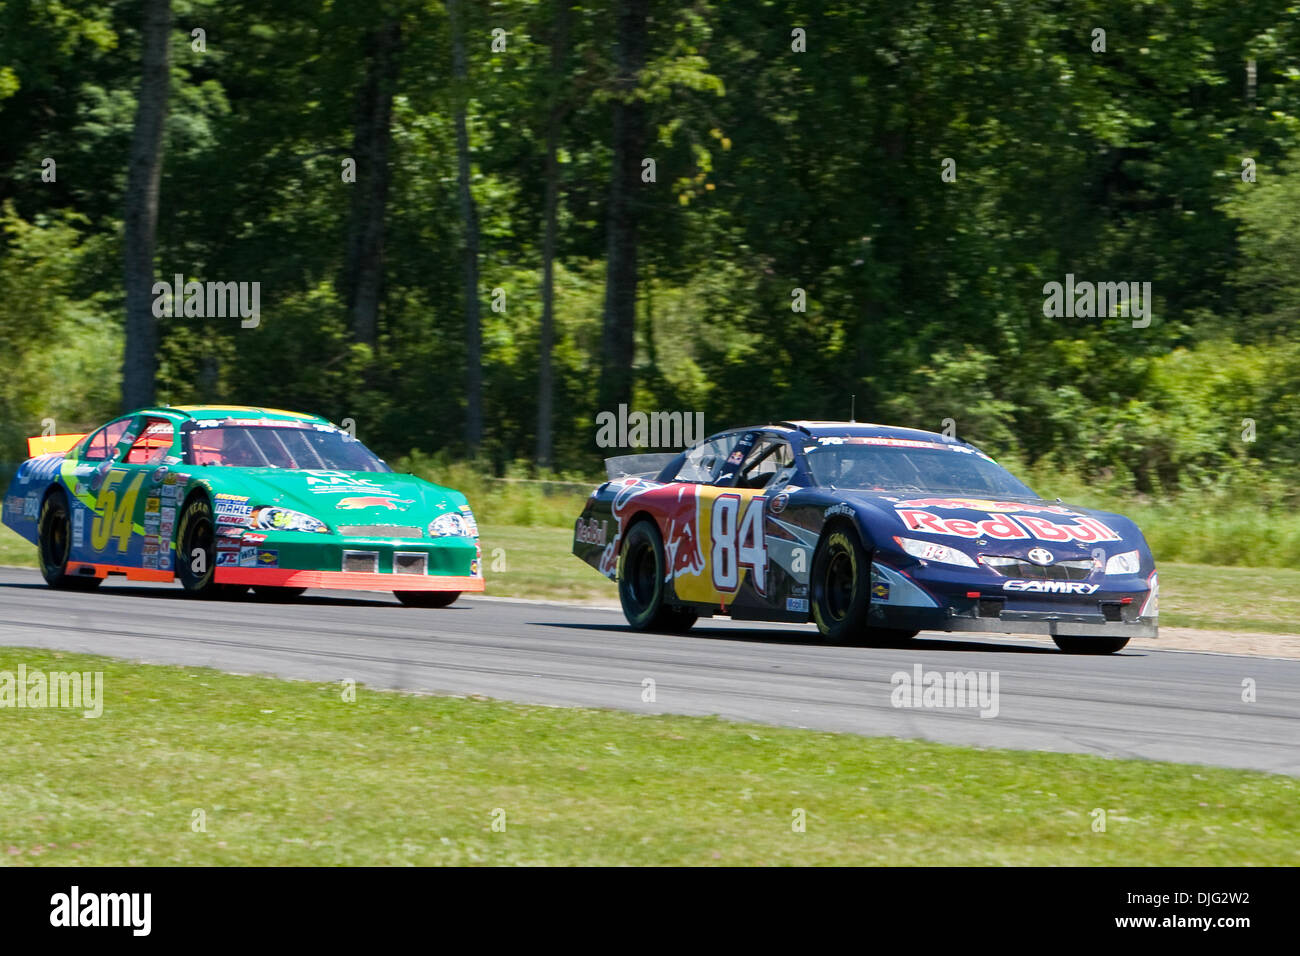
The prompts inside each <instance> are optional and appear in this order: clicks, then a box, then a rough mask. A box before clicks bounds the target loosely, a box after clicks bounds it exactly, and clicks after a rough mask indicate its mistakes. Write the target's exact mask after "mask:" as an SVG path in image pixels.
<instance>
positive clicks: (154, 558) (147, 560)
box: [140, 551, 158, 571]
mask: <svg viewBox="0 0 1300 956" xmlns="http://www.w3.org/2000/svg"><path fill="white" fill-rule="evenodd" d="M140 563H141V564H142V565H143V566H144V567H146V568H152V569H154V570H155V571H156V570H157V569H158V552H157V551H153V552H151V553H148V554H146V555H145V556H144V557H143V558H142V559H141V561H140Z"/></svg>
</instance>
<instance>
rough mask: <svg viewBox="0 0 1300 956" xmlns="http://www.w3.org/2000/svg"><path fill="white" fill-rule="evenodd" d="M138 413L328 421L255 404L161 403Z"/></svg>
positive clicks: (190, 416)
mask: <svg viewBox="0 0 1300 956" xmlns="http://www.w3.org/2000/svg"><path fill="white" fill-rule="evenodd" d="M139 413H144V414H151V413H161V414H165V415H171V416H176V415H180V416H182V417H184V418H189V419H192V420H194V421H210V420H213V419H217V420H219V419H224V418H258V419H267V420H269V421H286V422H328V419H325V418H322V417H321V416H319V415H304V414H303V413H302V412H290V411H286V410H285V409H283V408H262V407H260V406H256V405H162V406H159V407H157V408H142V409H140V410H139Z"/></svg>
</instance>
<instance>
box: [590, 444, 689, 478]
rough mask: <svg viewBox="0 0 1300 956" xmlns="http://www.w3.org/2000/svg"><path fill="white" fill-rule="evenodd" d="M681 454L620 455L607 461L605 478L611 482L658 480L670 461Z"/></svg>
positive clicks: (671, 452)
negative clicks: (632, 479) (626, 479)
mask: <svg viewBox="0 0 1300 956" xmlns="http://www.w3.org/2000/svg"><path fill="white" fill-rule="evenodd" d="M679 454H681V452H675V451H670V452H667V453H664V452H657V453H655V454H651V455H619V456H617V457H615V458H606V459H605V477H607V478H609V479H610V480H611V481H612V480H613V479H615V478H657V477H658V476H659V472H661V471H663V470H664V468H665V467H666V466H667V465H668V463H669V462H670V461H672V460H673V459H674V458H676V457H677V456H678V455H679Z"/></svg>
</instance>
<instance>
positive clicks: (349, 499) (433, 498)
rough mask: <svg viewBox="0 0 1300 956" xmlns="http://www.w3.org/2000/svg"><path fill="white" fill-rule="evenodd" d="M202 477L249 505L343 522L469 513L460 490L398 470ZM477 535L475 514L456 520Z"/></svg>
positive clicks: (220, 472) (214, 471)
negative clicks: (281, 509) (271, 507)
mask: <svg viewBox="0 0 1300 956" xmlns="http://www.w3.org/2000/svg"><path fill="white" fill-rule="evenodd" d="M204 472H205V473H204V474H203V477H205V478H207V479H209V480H210V481H211V482H212V486H213V490H214V491H215V492H218V493H223V494H231V495H239V496H246V497H247V498H248V504H249V505H251V506H253V507H257V506H259V505H274V506H277V507H281V508H289V509H291V510H294V511H300V512H302V513H304V514H307V515H311V516H312V517H313V518H318V519H320V520H321V521H324V522H325V523H326V524H328V525H329V526H330V527H331V529H334V530H337V529H338V528H339V527H340V526H341V525H342V526H350V525H414V526H419V527H420V528H422V529H423V528H425V527H426V526H427V525H428V524H429V522H431V521H433V520H435V519H437V518H438V517H439V516H440V515H444V514H449V513H454V514H458V515H462V516H466V515H468V514H469V510H468V505H467V504H466V500H465V496H464V495H462V494H461V493H460V492H459V491H454V490H452V489H450V488H443V487H442V486H440V485H435V484H433V483H431V482H428V481H424V480H423V479H421V478H416V477H415V476H414V475H403V474H398V473H396V472H387V471H385V472H376V471H364V472H363V471H315V470H313V471H301V470H293V471H290V470H287V469H282V468H238V469H236V468H207V469H204ZM458 527H463V530H464V532H465V533H469V534H474V535H476V534H477V528H475V527H474V524H473V520H472V517H471V518H470V519H469V520H468V521H465V522H463V524H458Z"/></svg>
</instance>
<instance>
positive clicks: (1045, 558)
mask: <svg viewBox="0 0 1300 956" xmlns="http://www.w3.org/2000/svg"><path fill="white" fill-rule="evenodd" d="M1028 557H1029V560H1030V561H1032V562H1034V564H1039V565H1042V566H1043V567H1046V566H1047V565H1049V564H1051V563H1052V562H1053V561H1055V560H1056V555H1054V554H1052V552H1050V551H1048V550H1047V549H1046V548H1030V549H1029V555H1028Z"/></svg>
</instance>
